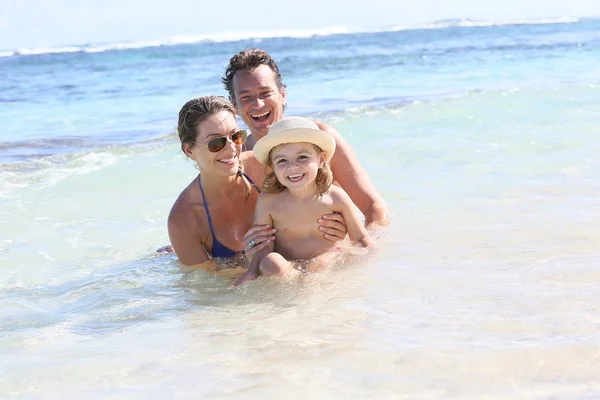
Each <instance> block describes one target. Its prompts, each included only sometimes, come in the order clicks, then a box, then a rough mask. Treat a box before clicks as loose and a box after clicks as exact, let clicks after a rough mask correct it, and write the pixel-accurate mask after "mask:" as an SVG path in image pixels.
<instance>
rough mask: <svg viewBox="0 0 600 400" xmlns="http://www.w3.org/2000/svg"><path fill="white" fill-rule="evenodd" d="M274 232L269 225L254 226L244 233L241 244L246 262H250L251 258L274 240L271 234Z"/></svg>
mask: <svg viewBox="0 0 600 400" xmlns="http://www.w3.org/2000/svg"><path fill="white" fill-rule="evenodd" d="M276 230H277V229H272V228H271V226H270V225H255V226H253V227H252V228H250V230H248V232H246V234H245V235H244V238H243V239H242V243H243V244H244V252H245V253H246V257H247V258H248V260H251V259H252V256H254V255H255V254H256V253H258V252H259V251H261V250H262V249H264V248H265V247H267V245H268V244H269V243H271V242H272V241H273V240H275V236H274V235H273V234H274V233H275V231H276Z"/></svg>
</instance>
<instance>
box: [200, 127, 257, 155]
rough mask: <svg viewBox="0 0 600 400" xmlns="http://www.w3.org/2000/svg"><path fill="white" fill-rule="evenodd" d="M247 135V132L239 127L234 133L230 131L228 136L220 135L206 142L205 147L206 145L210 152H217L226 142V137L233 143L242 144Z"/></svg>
mask: <svg viewBox="0 0 600 400" xmlns="http://www.w3.org/2000/svg"><path fill="white" fill-rule="evenodd" d="M247 137H248V132H247V131H245V130H243V129H241V130H239V131H237V132H235V133H232V134H231V135H229V136H221V137H218V138H214V139H211V140H209V141H208V143H206V147H208V151H210V152H211V153H218V152H219V151H221V150H223V148H224V147H225V145H226V144H227V138H230V139H231V141H232V142H233V143H235V144H244V142H245V141H246V138H247Z"/></svg>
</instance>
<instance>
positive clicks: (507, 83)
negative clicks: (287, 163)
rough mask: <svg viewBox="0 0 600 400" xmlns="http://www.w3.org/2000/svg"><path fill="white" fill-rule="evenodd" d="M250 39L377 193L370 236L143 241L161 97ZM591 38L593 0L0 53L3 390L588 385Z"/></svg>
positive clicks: (164, 179)
mask: <svg viewBox="0 0 600 400" xmlns="http://www.w3.org/2000/svg"><path fill="white" fill-rule="evenodd" d="M248 45H256V46H260V47H262V48H265V49H266V50H268V51H270V52H271V53H272V54H273V56H274V57H275V58H276V60H277V61H278V62H279V64H280V68H281V70H282V72H283V74H284V77H285V80H286V83H287V84H288V99H289V102H290V109H289V110H288V114H290V115H292V114H303V115H308V116H311V117H313V118H318V119H321V120H323V121H325V122H328V123H331V124H332V125H334V126H335V127H336V128H338V130H339V131H340V132H342V134H344V135H345V136H346V137H347V138H348V140H349V141H350V142H351V143H352V145H353V147H354V149H355V150H356V151H357V153H358V156H359V158H360V159H361V161H362V162H363V164H364V165H365V167H366V169H367V170H368V172H369V174H370V175H371V176H372V177H373V180H374V181H375V183H376V185H377V187H378V188H379V189H380V190H381V192H382V193H383V195H384V197H385V198H386V200H387V201H388V202H389V204H390V207H391V209H392V212H393V222H392V224H391V226H390V227H388V228H386V229H384V230H381V231H379V232H378V234H377V236H378V243H379V244H380V247H381V251H380V253H379V254H378V255H377V256H376V257H375V258H374V259H372V260H370V261H368V262H363V263H358V264H350V265H344V266H337V267H335V268H333V269H332V270H331V271H328V272H326V273H323V274H320V275H314V276H310V277H307V278H306V279H303V280H301V281H295V282H280V281H260V282H253V283H252V284H251V285H248V286H247V287H245V288H243V289H241V290H236V289H232V288H231V287H230V286H229V281H227V280H224V279H220V278H216V277H213V276H210V275H208V274H206V273H203V272H199V271H186V270H183V269H181V268H180V267H179V265H178V264H177V262H176V260H175V259H174V257H172V256H171V255H167V256H158V257H157V256H155V255H154V254H153V250H154V249H156V248H157V247H159V246H161V245H164V244H166V243H167V235H166V226H165V225H166V216H167V214H168V211H169V209H170V207H171V204H172V202H173V201H174V199H175V197H176V196H177V194H178V193H179V191H180V190H181V188H182V187H184V185H186V184H187V183H188V182H189V181H190V180H191V179H192V178H193V176H194V175H195V172H196V170H195V169H194V168H193V166H192V165H191V163H190V162H187V161H186V160H185V158H184V156H183V154H181V152H180V151H179V146H178V143H177V141H176V137H175V135H174V134H173V128H174V125H175V123H176V116H177V112H178V110H179V108H180V106H181V105H182V104H183V103H184V102H185V101H186V100H188V99H189V98H192V97H194V96H199V95H204V94H211V93H218V94H224V93H223V89H222V88H221V87H220V85H219V77H220V75H221V74H222V72H223V70H224V67H225V65H226V63H227V60H228V58H229V57H230V56H231V55H232V54H234V53H235V52H237V51H239V50H240V49H242V48H244V47H246V46H248ZM599 62H600V24H599V23H598V22H597V21H581V22H577V23H561V24H544V25H518V26H514V25H510V26H490V27H449V28H444V29H428V30H415V31H398V32H377V33H361V34H345V35H330V36H325V37H313V38H305V39H293V38H272V39H261V41H259V42H256V41H253V40H243V41H238V42H224V43H195V44H182V45H172V46H163V47H152V48H141V49H128V50H118V51H117V50H115V51H105V52H96V53H86V52H78V53H63V54H60V53H59V54H39V55H20V56H5V57H0V121H1V126H2V128H1V130H0V163H1V168H0V269H1V270H2V272H3V274H2V276H1V277H0V292H1V293H2V296H1V297H0V310H2V313H1V315H0V354H2V358H3V360H4V362H3V366H2V367H0V371H1V372H2V373H1V374H0V395H1V397H10V396H14V397H18V396H21V397H27V398H55V397H64V398H75V397H81V396H82V395H83V396H87V397H110V396H115V397H144V398H165V397H176V398H198V397H199V396H200V397H211V398H212V397H219V396H221V397H227V396H235V397H239V398H245V397H248V398H255V397H256V396H268V397H273V396H276V395H278V394H281V393H288V392H289V393H293V394H294V395H292V397H294V396H296V397H303V396H308V395H314V396H318V397H340V396H343V397H351V398H357V397H375V396H377V397H384V398H402V397H403V396H404V397H407V398H414V397H418V398H440V397H441V398H448V397H452V398H472V397H477V398H479V397H484V396H488V397H490V398H508V397H510V398H515V397H517V398H548V397H561V398H563V397H568V398H573V397H574V398H582V397H583V398H589V397H597V396H598V393H600V386H599V385H598V380H597V377H596V375H597V374H596V372H595V371H598V370H599V367H600V365H599V364H600V363H599V361H598V360H599V359H600V358H599V352H598V348H600V336H599V334H598V331H599V329H598V328H599V323H600V319H598V315H600V313H599V311H600V310H599V309H598V306H597V304H599V303H600V298H599V296H598V294H597V290H595V288H596V286H597V282H598V280H599V279H600V273H599V272H598V271H597V270H598V268H597V267H598V265H599V262H600V255H599V253H598V248H600V228H598V223H597V221H599V220H600V205H599V204H600V203H599V202H598V198H600V178H599V176H600V174H599V172H600V162H599V161H598V159H599V158H598V154H600V139H599V138H600V136H599V135H598V133H599V128H598V127H599V126H600V81H599V80H598V74H597V71H598V67H597V66H598V65H599ZM292 390H293V392H291V391H292Z"/></svg>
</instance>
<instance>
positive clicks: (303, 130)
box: [254, 117, 335, 164]
mask: <svg viewBox="0 0 600 400" xmlns="http://www.w3.org/2000/svg"><path fill="white" fill-rule="evenodd" d="M283 143H312V144H316V145H317V146H319V147H320V148H321V150H323V151H324V152H325V153H327V161H329V160H331V157H333V153H334V152H335V139H334V138H333V135H331V133H329V132H325V131H322V130H320V129H319V127H318V126H317V124H315V123H314V122H312V121H310V120H308V119H306V118H302V117H286V118H284V119H282V120H280V121H278V122H277V123H275V124H273V125H272V126H271V127H270V128H269V133H268V134H267V136H265V137H263V138H262V139H260V140H259V141H258V142H256V144H255V145H254V156H255V157H256V159H257V160H258V161H260V162H261V163H263V164H266V163H267V161H269V153H270V152H271V150H272V149H273V147H276V146H279V145H280V144H283Z"/></svg>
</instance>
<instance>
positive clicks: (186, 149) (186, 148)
mask: <svg viewBox="0 0 600 400" xmlns="http://www.w3.org/2000/svg"><path fill="white" fill-rule="evenodd" d="M192 146H193V144H192V143H184V144H183V145H182V146H181V149H182V150H183V152H184V153H185V155H186V156H188V157H189V158H192Z"/></svg>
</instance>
